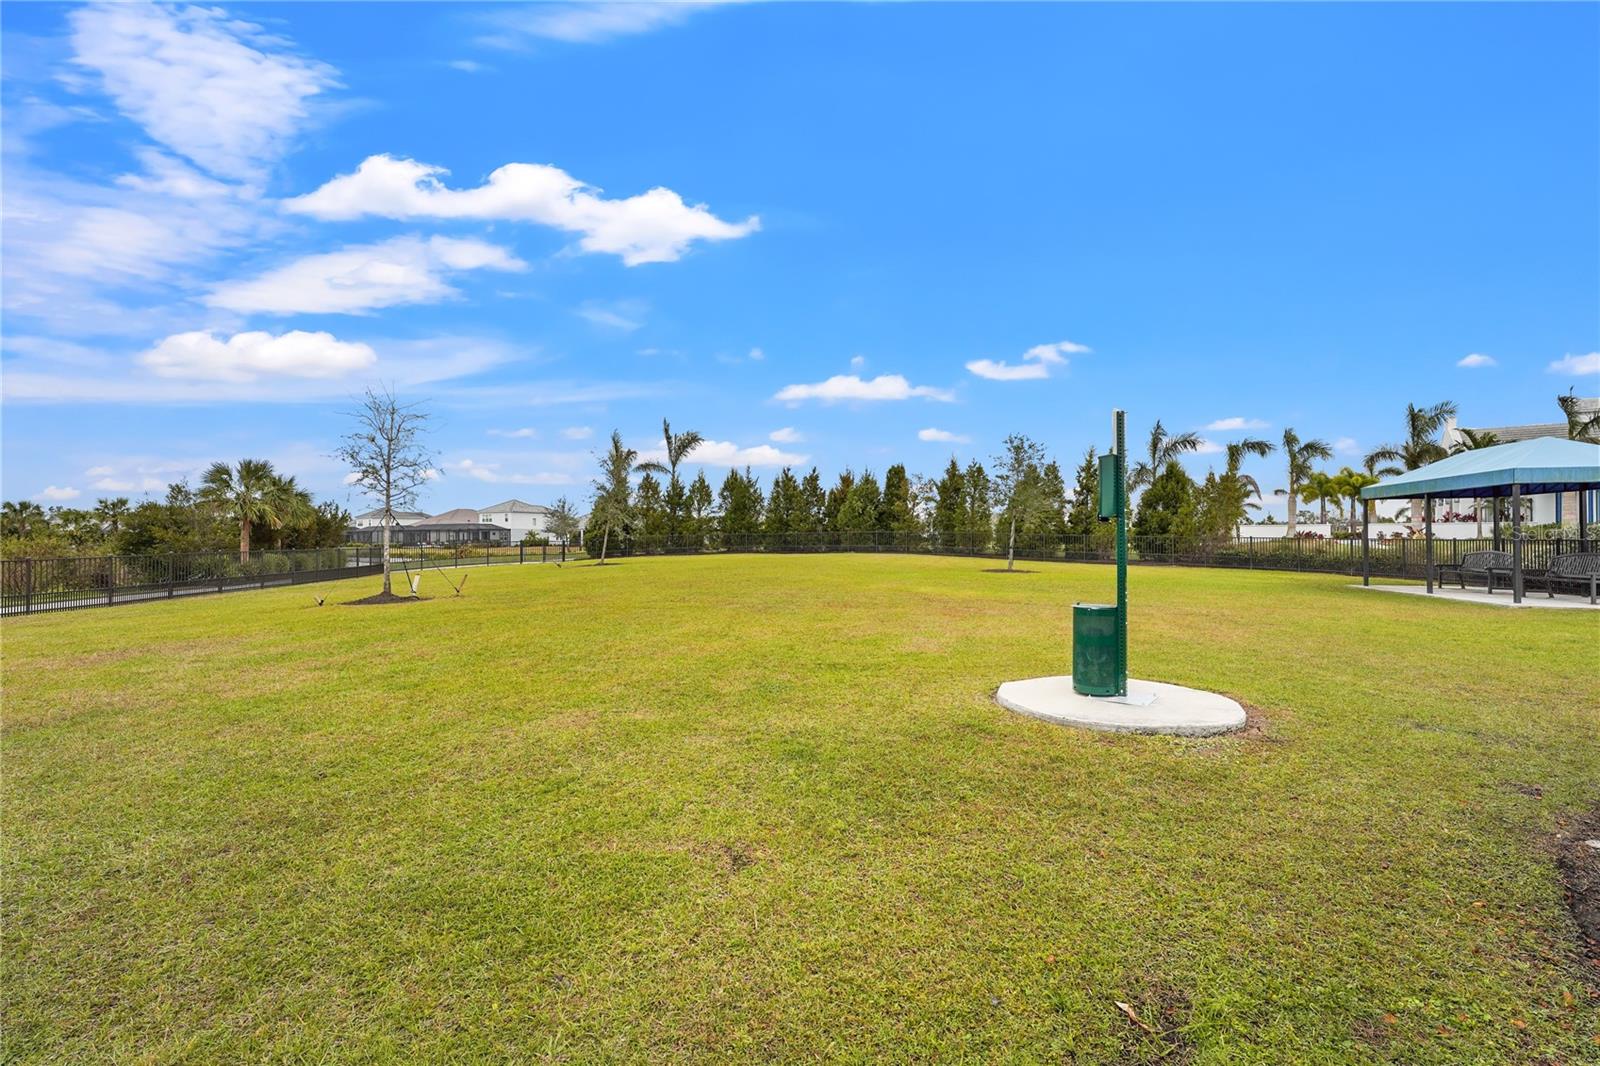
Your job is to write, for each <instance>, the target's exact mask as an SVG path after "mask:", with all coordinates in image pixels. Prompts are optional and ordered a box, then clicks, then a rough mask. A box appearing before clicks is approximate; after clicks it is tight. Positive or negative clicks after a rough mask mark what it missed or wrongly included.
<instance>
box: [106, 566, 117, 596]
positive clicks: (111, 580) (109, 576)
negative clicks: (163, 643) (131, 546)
mask: <svg viewBox="0 0 1600 1066" xmlns="http://www.w3.org/2000/svg"><path fill="white" fill-rule="evenodd" d="M116 593H117V557H116V556H115V555H108V556H106V606H107V607H109V606H111V604H112V603H113V602H115V599H116Z"/></svg>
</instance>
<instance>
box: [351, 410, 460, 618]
mask: <svg viewBox="0 0 1600 1066" xmlns="http://www.w3.org/2000/svg"><path fill="white" fill-rule="evenodd" d="M348 413H349V415H350V417H351V418H353V419H355V423H356V428H355V431H354V432H352V433H350V434H348V435H346V436H345V437H344V438H343V439H342V440H341V442H340V444H339V449H338V450H337V451H336V452H334V456H335V457H336V458H338V459H340V460H343V462H344V464H345V465H346V466H348V467H349V468H350V473H351V475H352V476H351V479H350V484H351V486H352V487H354V488H356V489H358V490H360V492H361V493H362V494H363V495H365V496H366V497H368V498H369V499H371V500H372V501H373V502H374V503H376V504H378V505H379V506H380V507H382V508H383V517H382V519H381V525H382V528H383V594H384V595H385V596H389V595H393V592H392V590H391V588H390V582H389V574H390V563H389V535H390V530H391V529H392V528H393V527H394V525H395V524H396V523H395V517H394V512H395V509H396V508H400V509H402V510H403V509H406V508H410V507H412V506H414V505H415V504H416V502H417V490H418V489H420V488H421V487H422V486H423V485H424V484H426V483H427V482H428V481H429V480H431V479H433V478H434V477H437V476H438V471H436V470H435V469H434V467H433V459H434V455H433V452H432V451H430V450H429V449H428V448H427V447H426V446H425V445H424V444H423V441H422V437H423V434H424V433H425V432H426V431H427V427H428V415H427V413H426V412H424V411H422V410H420V409H419V408H418V406H417V405H416V404H402V403H401V402H400V401H399V400H398V399H397V398H396V397H395V394H394V390H393V389H391V388H382V389H373V388H369V389H367V392H366V395H365V396H363V397H362V398H361V402H360V404H359V405H358V406H357V407H356V409H355V410H354V411H350V412H348Z"/></svg>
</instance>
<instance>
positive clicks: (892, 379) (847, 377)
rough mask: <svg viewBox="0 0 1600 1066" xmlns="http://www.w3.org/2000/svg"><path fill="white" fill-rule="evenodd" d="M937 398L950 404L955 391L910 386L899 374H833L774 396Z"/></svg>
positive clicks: (790, 399)
mask: <svg viewBox="0 0 1600 1066" xmlns="http://www.w3.org/2000/svg"><path fill="white" fill-rule="evenodd" d="M918 398H921V399H926V400H939V401H941V402H944V403H950V402H952V401H953V400H955V398H956V397H955V393H953V392H951V391H950V390H949V389H938V388H934V387H933V386H931V385H913V384H911V382H909V381H907V380H906V379H905V378H904V377H903V376H902V375H900V374H879V375H878V376H877V377H875V378H872V379H870V380H863V379H862V378H861V377H860V376H858V375H856V374H835V375H834V376H833V377H831V378H829V379H828V380H827V381H819V382H816V383H815V384H810V385H785V386H784V387H783V388H781V389H779V390H778V392H777V394H776V395H774V396H773V399H775V400H778V401H779V402H781V403H787V404H798V403H801V402H803V401H805V400H821V401H822V402H823V403H839V402H841V401H846V400H868V401H876V400H911V399H918Z"/></svg>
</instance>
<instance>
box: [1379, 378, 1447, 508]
mask: <svg viewBox="0 0 1600 1066" xmlns="http://www.w3.org/2000/svg"><path fill="white" fill-rule="evenodd" d="M1455 416H1456V405H1455V404H1454V403H1451V402H1450V401H1449V400H1444V401H1442V402H1440V403H1436V404H1434V405H1433V406H1432V407H1418V406H1417V405H1416V404H1414V403H1408V404H1406V437H1405V440H1404V441H1403V442H1402V443H1400V444H1385V445H1383V446H1382V447H1379V448H1376V449H1374V450H1373V451H1372V453H1371V454H1369V455H1368V456H1367V463H1368V468H1369V469H1370V468H1371V465H1372V464H1374V463H1378V462H1396V463H1400V464H1401V465H1402V466H1403V467H1404V468H1405V469H1407V470H1416V469H1418V468H1419V467H1424V466H1427V465H1428V464H1429V463H1436V462H1438V461H1439V460H1440V459H1443V458H1444V457H1445V456H1446V455H1447V454H1448V453H1447V452H1446V451H1445V449H1444V445H1442V444H1440V443H1439V441H1438V437H1439V431H1440V430H1441V429H1443V428H1444V424H1445V423H1446V422H1448V421H1449V420H1450V419H1452V418H1454V417H1455ZM1421 514H1422V501H1421V500H1412V501H1411V521H1412V522H1413V523H1415V522H1417V521H1418V516H1419V515H1421Z"/></svg>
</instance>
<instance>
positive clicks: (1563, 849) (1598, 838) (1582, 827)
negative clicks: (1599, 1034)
mask: <svg viewBox="0 0 1600 1066" xmlns="http://www.w3.org/2000/svg"><path fill="white" fill-rule="evenodd" d="M1554 847H1555V853H1556V869H1557V870H1558V871H1560V873H1561V887H1562V888H1563V889H1564V890H1565V893H1566V897H1567V907H1568V908H1569V909H1571V911H1572V918H1573V920H1574V921H1575V922H1577V923H1578V950H1579V951H1580V952H1582V953H1583V955H1584V957H1585V958H1587V959H1588V960H1589V963H1590V965H1591V966H1592V967H1594V972H1593V974H1592V977H1593V979H1594V981H1595V983H1596V984H1600V808H1597V809H1595V810H1592V811H1590V812H1588V813H1587V814H1581V815H1579V816H1578V817H1576V818H1574V819H1572V820H1571V821H1569V822H1566V824H1564V825H1562V826H1561V828H1560V830H1559V831H1558V832H1557V834H1556V836H1555V839H1554Z"/></svg>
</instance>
